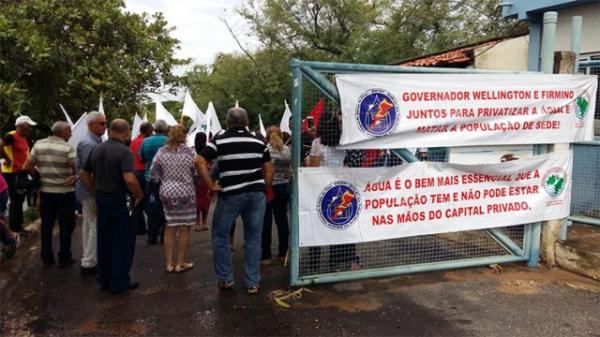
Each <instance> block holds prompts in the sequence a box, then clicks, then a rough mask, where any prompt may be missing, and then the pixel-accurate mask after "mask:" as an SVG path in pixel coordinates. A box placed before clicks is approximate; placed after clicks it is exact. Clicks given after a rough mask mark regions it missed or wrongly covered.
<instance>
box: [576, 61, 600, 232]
mask: <svg viewBox="0 0 600 337" xmlns="http://www.w3.org/2000/svg"><path fill="white" fill-rule="evenodd" d="M596 63H597V64H595V65H590V66H583V67H580V68H579V72H580V73H583V74H587V75H596V76H599V77H600V60H598V62H596ZM596 97H600V87H599V88H598V93H597V96H596ZM594 118H595V120H594V123H595V125H596V127H595V136H596V137H600V127H599V126H600V100H599V99H596V112H595V117H594ZM598 172H600V141H598V140H596V141H594V142H585V143H578V144H573V182H572V183H573V184H572V193H571V195H572V197H571V216H575V217H579V218H578V219H577V220H578V221H581V220H585V218H591V219H588V221H587V222H588V223H593V222H594V219H595V220H598V221H600V180H599V179H598ZM581 217H583V218H581Z"/></svg>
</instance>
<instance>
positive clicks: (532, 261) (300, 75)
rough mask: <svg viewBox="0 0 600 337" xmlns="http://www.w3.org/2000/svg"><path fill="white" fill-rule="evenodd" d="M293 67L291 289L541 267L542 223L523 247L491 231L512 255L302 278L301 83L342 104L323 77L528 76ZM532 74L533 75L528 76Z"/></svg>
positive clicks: (529, 229) (405, 154)
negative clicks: (513, 265) (508, 266)
mask: <svg viewBox="0 0 600 337" xmlns="http://www.w3.org/2000/svg"><path fill="white" fill-rule="evenodd" d="M291 67H292V78H293V84H292V104H293V108H292V149H293V150H292V153H293V155H292V170H293V180H292V185H291V199H290V211H291V223H290V225H291V226H290V227H291V228H290V240H291V244H290V285H292V286H301V285H307V284H313V283H327V282H339V281H346V280H356V279H364V278H372V277H383V276H393V275H400V274H408V273H416V272H427V271H435V270H447V269H456V268H464V267H475V266H485V265H490V264H499V263H509V262H519V261H527V265H528V266H529V267H536V266H538V260H539V247H540V235H541V223H533V224H527V225H525V230H524V237H523V248H521V247H519V245H517V244H515V243H514V242H513V241H512V240H511V239H510V238H509V237H508V236H507V235H506V234H504V233H503V232H502V231H501V230H499V229H487V230H485V233H486V234H487V235H489V236H490V237H491V238H493V239H494V240H495V241H496V242H497V243H498V244H499V245H500V246H502V247H503V248H504V249H505V250H506V251H507V252H508V253H510V255H498V256H488V257H476V258H467V259H459V260H452V261H440V262H427V263H418V264H409V265H401V266H391V267H383V268H375V269H361V270H354V271H344V272H333V273H327V274H318V275H309V276H300V247H299V230H298V229H299V214H298V211H299V204H298V202H299V201H298V168H299V167H300V166H301V165H300V163H301V158H300V153H301V151H300V149H301V141H300V139H301V138H300V133H301V124H302V88H303V80H304V79H307V80H308V81H310V82H311V83H312V84H313V85H315V86H316V87H317V88H318V89H319V90H321V91H322V92H323V93H324V94H325V95H326V96H328V97H329V98H330V99H331V100H333V101H334V102H337V103H338V104H339V101H340V99H339V94H338V91H337V88H336V86H335V85H334V84H333V83H331V82H330V81H329V80H328V79H327V77H326V76H324V75H323V73H337V74H339V73H361V72H367V73H425V74H443V73H445V74H447V73H455V74H456V73H460V74H499V73H504V74H506V73H511V74H523V73H527V72H513V71H508V72H507V71H494V70H477V69H455V68H418V67H402V66H385V65H369V64H349V63H327V62H312V61H301V60H297V59H294V60H292V61H291ZM529 73H530V72H529ZM544 151H545V150H544V147H543V146H535V147H534V154H541V153H543V152H544ZM396 154H397V155H398V156H400V157H401V158H403V159H404V160H405V161H408V162H413V161H417V160H418V159H417V158H416V157H415V156H414V155H412V153H410V152H409V151H408V150H405V149H402V150H398V151H396Z"/></svg>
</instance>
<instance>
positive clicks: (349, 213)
mask: <svg viewBox="0 0 600 337" xmlns="http://www.w3.org/2000/svg"><path fill="white" fill-rule="evenodd" d="M572 161H573V154H572V152H571V151H567V152H559V153H552V154H547V155H541V156H536V157H533V158H529V159H523V160H516V161H509V162H505V163H497V164H486V165H457V164H449V163H435V162H418V163H412V164H406V165H402V166H396V167H385V168H300V173H299V175H300V177H299V203H300V205H299V206H300V207H299V218H300V219H301V220H300V226H299V234H300V236H299V241H300V246H318V245H330V244H342V243H357V242H369V241H377V240H387V239H393V238H401V237H408V236H416V235H427V234H435V233H446V232H455V231H465V230H475V229H484V228H494V227H504V226H511V225H518V224H525V223H531V222H538V221H543V220H550V219H558V218H563V217H566V216H568V215H569V208H570V203H571V172H572Z"/></svg>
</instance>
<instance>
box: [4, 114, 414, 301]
mask: <svg viewBox="0 0 600 337" xmlns="http://www.w3.org/2000/svg"><path fill="white" fill-rule="evenodd" d="M226 118H227V129H225V130H222V131H221V132H219V133H218V134H216V135H214V136H213V135H212V134H210V135H207V134H205V133H202V132H199V133H197V134H196V136H195V141H194V146H192V147H189V146H188V145H186V140H187V135H188V132H187V130H186V129H185V128H184V127H183V126H179V125H177V126H169V125H167V123H166V122H165V121H164V120H157V121H156V122H155V123H154V124H151V123H148V122H144V123H142V124H141V126H140V129H139V136H137V137H136V138H134V139H132V140H131V141H129V133H130V127H129V123H128V122H127V121H125V120H123V119H114V120H112V121H111V122H110V124H108V122H107V119H106V116H105V115H104V114H102V113H99V112H90V113H88V114H87V120H86V122H87V126H88V132H87V134H86V135H85V137H83V139H82V140H81V141H79V143H78V144H77V146H76V147H73V146H72V145H70V144H69V143H68V140H69V138H70V137H71V127H70V125H69V124H68V123H66V122H62V121H59V122H56V123H54V124H53V125H52V128H51V131H52V135H51V136H49V137H47V138H44V139H40V140H38V141H37V142H35V145H33V147H32V149H31V150H30V148H29V144H30V140H28V137H29V135H30V134H31V130H32V128H33V127H34V126H36V123H35V122H34V121H33V120H32V119H31V118H29V117H27V116H20V117H19V118H17V119H16V123H15V126H16V128H15V130H14V131H11V132H9V133H8V134H7V135H5V136H4V137H3V138H2V139H1V141H0V157H2V159H3V166H2V175H0V216H1V218H0V229H1V232H0V234H1V236H0V239H1V242H2V243H3V246H4V247H5V255H6V253H7V252H8V253H9V254H14V248H15V246H16V244H15V242H16V239H18V237H19V236H20V235H27V234H28V232H27V231H26V230H25V229H24V228H23V214H22V212H23V202H24V199H25V196H26V195H27V194H31V193H33V191H35V190H38V193H37V203H36V206H37V208H38V209H39V214H40V216H41V257H42V261H43V264H44V267H45V268H51V267H52V266H53V265H54V264H55V263H56V260H58V266H59V267H61V268H65V267H68V266H70V265H72V264H74V263H75V262H76V260H75V259H74V258H73V254H72V252H71V237H72V234H73V231H74V228H75V223H76V221H75V220H76V219H75V214H76V209H80V213H81V217H82V219H81V223H82V227H81V235H82V237H81V240H82V256H81V260H80V263H81V265H80V272H81V275H83V276H89V275H97V279H98V282H99V285H100V287H101V289H103V290H106V291H110V292H111V293H115V294H119V293H123V292H126V291H129V290H131V289H135V288H137V287H138V286H139V283H137V282H135V281H133V280H132V279H131V277H130V270H131V266H132V263H133V257H134V251H135V243H136V237H137V236H139V235H146V236H147V243H148V244H149V245H156V244H162V245H163V249H164V256H165V267H164V268H165V271H166V272H167V273H181V272H185V271H188V270H190V269H192V268H193V267H194V263H193V262H192V261H190V260H189V258H188V249H189V246H190V238H191V236H192V231H205V230H207V229H209V228H210V229H211V238H212V249H213V262H214V270H215V273H216V275H217V285H218V287H219V288H220V289H230V288H231V287H232V286H233V279H234V278H233V268H232V253H231V251H232V249H231V247H232V244H233V233H234V230H235V222H236V218H237V217H238V216H239V217H241V220H242V223H243V226H244V272H245V277H244V283H245V287H246V290H247V292H248V293H249V294H256V293H258V291H259V284H260V267H261V265H269V264H271V263H272V261H273V259H272V258H273V256H272V252H271V245H272V242H271V237H272V224H273V219H274V223H275V225H276V228H277V234H278V247H277V255H276V258H277V259H278V260H280V261H285V259H286V256H287V253H288V247H289V221H288V204H289V196H290V190H289V186H290V176H291V161H292V152H291V149H290V147H289V146H288V144H287V143H288V142H289V141H290V135H289V134H285V133H282V132H281V130H280V129H279V128H278V127H276V126H271V127H269V128H268V129H267V131H266V137H264V138H263V137H261V136H260V135H256V134H255V133H253V132H251V131H250V130H249V129H248V115H247V112H246V111H245V110H244V109H243V108H239V107H236V108H231V109H230V110H229V111H228V112H227V116H226ZM310 124H312V123H310ZM315 125H316V127H315V126H313V125H309V127H308V128H307V129H306V130H305V132H303V133H302V136H301V141H302V153H301V156H302V157H303V158H302V162H303V163H304V165H306V166H311V167H319V166H321V167H376V166H394V165H399V164H401V163H402V161H401V160H400V159H399V158H398V157H396V156H395V155H393V154H392V153H391V152H390V151H388V150H347V151H344V150H339V149H336V147H335V146H336V145H337V144H338V142H339V139H340V134H341V118H340V114H339V113H336V112H333V111H327V112H324V113H322V114H321V116H320V118H319V121H318V124H316V123H315ZM107 129H108V140H106V141H103V139H102V136H103V135H104V134H105V132H106V131H107ZM425 156H426V153H425ZM38 181H39V183H36V182H38ZM211 199H216V202H215V208H214V214H213V218H212V221H211V223H210V225H209V218H208V213H209V212H208V210H209V205H210V203H211ZM9 200H10V204H9V205H10V206H9V207H8V208H9V209H8V224H7V225H8V226H6V221H5V214H6V211H7V202H8V201H9ZM55 222H58V226H59V232H60V234H59V238H60V240H59V242H60V249H59V251H58V256H57V259H55V255H54V251H53V249H52V230H53V227H54V224H55ZM328 256H329V264H330V267H331V268H333V269H335V270H350V269H359V268H361V266H362V265H361V259H360V257H359V256H358V253H357V250H356V246H355V245H354V244H347V245H333V246H330V247H329V255H328ZM307 260H308V263H309V267H311V266H312V267H314V266H317V265H318V264H319V263H320V261H321V249H319V247H311V249H310V251H309V252H308V259H307Z"/></svg>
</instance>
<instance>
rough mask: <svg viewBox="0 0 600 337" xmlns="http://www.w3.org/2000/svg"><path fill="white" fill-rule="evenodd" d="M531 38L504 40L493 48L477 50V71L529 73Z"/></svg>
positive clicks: (486, 47) (487, 47)
mask: <svg viewBox="0 0 600 337" xmlns="http://www.w3.org/2000/svg"><path fill="white" fill-rule="evenodd" d="M528 48H529V36H527V35H525V36H520V37H516V38H513V39H509V40H504V41H501V42H499V43H497V44H496V45H494V46H493V47H490V46H482V47H477V48H475V68H476V69H497V70H516V71H527V50H528Z"/></svg>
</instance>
